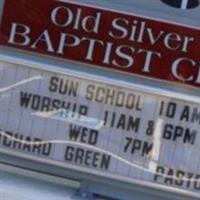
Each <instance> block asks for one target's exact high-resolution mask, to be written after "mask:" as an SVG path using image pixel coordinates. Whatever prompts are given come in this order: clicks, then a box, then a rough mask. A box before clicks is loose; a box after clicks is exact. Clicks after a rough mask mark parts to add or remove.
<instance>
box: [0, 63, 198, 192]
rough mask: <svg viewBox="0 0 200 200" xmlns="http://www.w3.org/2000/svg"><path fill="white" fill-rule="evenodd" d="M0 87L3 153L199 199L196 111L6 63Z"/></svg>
mask: <svg viewBox="0 0 200 200" xmlns="http://www.w3.org/2000/svg"><path fill="white" fill-rule="evenodd" d="M0 88H1V89H0V95H1V98H0V148H1V149H3V150H11V151H13V152H20V153H21V155H24V154H26V155H31V156H34V157H35V158H38V157H39V158H42V159H44V160H51V161H54V163H56V164H62V166H65V167H68V165H72V166H78V167H79V169H80V170H84V169H87V170H89V172H91V173H92V172H94V173H96V174H97V175H98V173H101V174H103V175H105V176H108V175H109V177H112V176H116V175H117V177H118V179H119V180H120V179H126V180H127V182H129V181H131V180H141V181H145V182H148V183H156V184H160V185H165V186H168V187H173V188H178V189H182V190H185V191H192V192H199V190H200V158H199V144H200V134H199V126H200V106H199V104H197V103H191V102H186V101H183V100H180V99H176V98H169V97H164V96H159V95H153V94H149V93H148V92H140V91H136V90H135V89H134V88H132V89H128V88H125V87H122V86H116V85H113V84H112V83H110V84H108V83H104V82H100V81H99V82H98V81H94V80H89V79H82V78H77V77H75V76H72V75H67V74H66V75H64V74H59V73H55V72H48V71H44V70H38V69H34V68H31V67H26V66H21V65H16V64H9V63H6V62H1V63H0Z"/></svg>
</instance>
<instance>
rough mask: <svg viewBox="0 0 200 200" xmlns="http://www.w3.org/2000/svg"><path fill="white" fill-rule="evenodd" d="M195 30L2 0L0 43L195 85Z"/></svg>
mask: <svg viewBox="0 0 200 200" xmlns="http://www.w3.org/2000/svg"><path fill="white" fill-rule="evenodd" d="M13 8H15V9H14V11H13ZM199 33H200V30H198V29H197V28H192V27H187V26H185V27H184V26H183V25H178V24H171V23H167V22H159V21H158V20H155V19H149V18H145V17H140V16H137V15H132V14H124V13H120V12H117V11H110V10H106V9H100V8H95V7H89V6H85V5H79V4H77V3H71V2H61V1H50V0H42V1H41V0H28V1H27V0H17V1H13V0H5V5H4V11H3V18H2V22H1V27H0V44H1V45H4V46H9V47H15V48H19V49H23V50H29V51H33V52H37V53H42V54H48V55H52V56H57V57H61V58H65V59H69V60H73V61H79V62H82V63H87V64H90V65H91V64H92V65H94V66H99V67H102V68H107V69H114V70H119V71H123V72H127V73H129V74H138V75H143V76H147V77H151V78H157V79H162V80H167V81H173V82H180V83H185V84H189V85H193V86H197V87H199V86H200V53H199V51H198V50H197V49H199V46H200V34H199Z"/></svg>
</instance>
